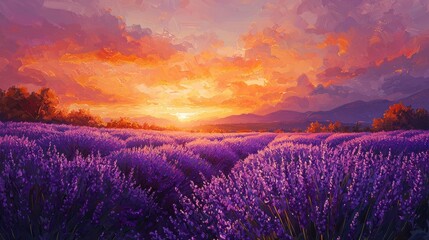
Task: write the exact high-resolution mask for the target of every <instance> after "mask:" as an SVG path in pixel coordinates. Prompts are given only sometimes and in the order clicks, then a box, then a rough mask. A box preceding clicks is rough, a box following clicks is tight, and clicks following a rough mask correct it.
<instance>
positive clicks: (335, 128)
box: [326, 121, 343, 132]
mask: <svg viewBox="0 0 429 240" xmlns="http://www.w3.org/2000/svg"><path fill="white" fill-rule="evenodd" d="M326 130H327V131H326V132H341V131H342V130H343V125H342V124H341V123H340V122H338V121H336V122H334V123H332V122H331V123H329V125H328V127H327V129H326Z"/></svg>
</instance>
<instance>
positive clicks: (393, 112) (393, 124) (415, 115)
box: [307, 103, 429, 133]
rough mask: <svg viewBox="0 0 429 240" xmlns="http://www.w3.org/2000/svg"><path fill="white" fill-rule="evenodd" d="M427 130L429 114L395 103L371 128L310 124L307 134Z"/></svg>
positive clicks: (358, 124) (358, 125)
mask: <svg viewBox="0 0 429 240" xmlns="http://www.w3.org/2000/svg"><path fill="white" fill-rule="evenodd" d="M413 129H415V130H429V113H428V111H427V110H426V109H424V108H417V109H414V108H412V107H411V106H405V105H404V104H402V103H396V104H393V105H391V106H389V108H388V109H387V110H386V111H385V112H384V114H383V116H382V117H381V118H375V119H374V120H373V122H372V125H371V126H366V127H365V126H363V125H361V124H360V123H356V125H355V126H353V127H350V126H343V125H342V124H341V123H340V122H335V123H328V124H322V123H319V122H312V123H310V125H309V126H308V128H307V132H310V133H319V132H363V131H365V132H369V131H373V132H378V131H395V130H413Z"/></svg>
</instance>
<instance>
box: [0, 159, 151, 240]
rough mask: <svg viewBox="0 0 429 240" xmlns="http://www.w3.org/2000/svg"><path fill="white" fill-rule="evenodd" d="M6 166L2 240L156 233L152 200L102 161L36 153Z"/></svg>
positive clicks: (1, 183) (1, 187) (1, 180)
mask: <svg viewBox="0 0 429 240" xmlns="http://www.w3.org/2000/svg"><path fill="white" fill-rule="evenodd" d="M3 160H4V161H3V168H2V170H1V173H0V204H1V207H0V226H1V227H0V236H2V238H5V239H97V238H103V239H113V238H122V239H125V238H135V237H143V234H144V233H145V232H148V231H151V230H153V229H155V227H156V226H155V221H153V219H152V218H154V217H155V216H157V211H158V210H157V207H156V204H155V203H154V202H153V200H152V199H151V197H150V196H149V195H148V194H147V193H146V192H145V191H142V190H140V189H138V188H135V187H134V184H133V183H132V182H131V181H130V180H129V179H127V178H125V177H124V176H122V175H121V174H120V172H119V171H118V170H117V168H116V166H115V164H112V163H110V162H109V161H106V160H105V159H103V158H101V157H96V156H89V157H88V158H84V157H81V156H76V158H75V159H73V161H69V160H67V159H66V158H64V157H63V156H61V155H59V154H58V153H48V154H47V155H44V154H43V152H42V151H37V152H33V153H28V154H26V155H25V156H18V157H17V156H14V157H7V158H6V159H3Z"/></svg>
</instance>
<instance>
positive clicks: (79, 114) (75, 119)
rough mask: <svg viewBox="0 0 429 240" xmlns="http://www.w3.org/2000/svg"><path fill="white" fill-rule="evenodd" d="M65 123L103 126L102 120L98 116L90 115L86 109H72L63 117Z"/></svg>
mask: <svg viewBox="0 0 429 240" xmlns="http://www.w3.org/2000/svg"><path fill="white" fill-rule="evenodd" d="M65 121H66V123H69V124H72V125H76V126H88V127H103V126H104V122H103V120H101V118H100V117H99V116H94V115H92V114H91V113H90V112H89V110H87V109H78V110H72V111H71V112H70V113H69V114H68V115H67V116H66V119H65Z"/></svg>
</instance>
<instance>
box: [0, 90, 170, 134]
mask: <svg viewBox="0 0 429 240" xmlns="http://www.w3.org/2000/svg"><path fill="white" fill-rule="evenodd" d="M59 103H60V101H59V98H58V96H57V94H56V93H55V92H54V91H53V90H52V89H50V88H41V89H39V90H38V91H36V92H31V93H30V92H29V91H28V90H27V88H25V87H16V86H12V87H10V88H9V89H7V90H2V89H0V121H26V122H45V123H59V124H70V125H76V126H89V127H107V128H134V129H151V130H165V128H163V127H160V126H156V125H152V124H148V123H143V124H141V123H138V122H135V121H132V120H131V119H129V118H124V117H121V118H118V119H112V120H110V121H108V122H105V121H103V119H102V118H101V117H100V116H97V115H94V114H92V113H91V112H90V111H89V110H87V109H76V110H71V111H67V110H65V109H62V108H60V107H59Z"/></svg>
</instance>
